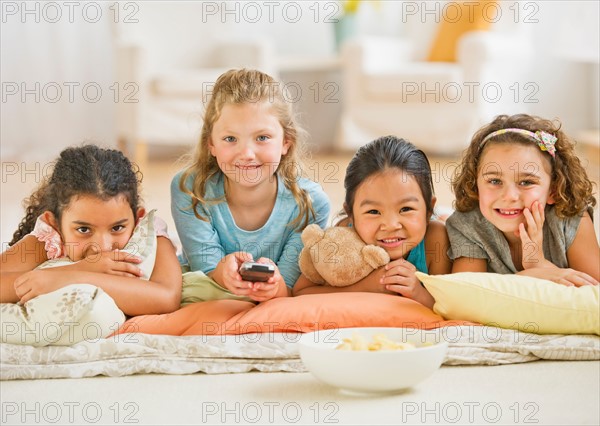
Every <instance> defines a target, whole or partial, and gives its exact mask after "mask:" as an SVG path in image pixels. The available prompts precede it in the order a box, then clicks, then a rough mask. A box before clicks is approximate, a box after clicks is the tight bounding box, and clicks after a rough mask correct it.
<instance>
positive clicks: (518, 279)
mask: <svg viewBox="0 0 600 426" xmlns="http://www.w3.org/2000/svg"><path fill="white" fill-rule="evenodd" d="M416 274H417V277H418V278H419V280H421V282H422V283H423V284H424V285H425V287H426V288H427V290H429V292H430V293H431V295H432V296H433V298H434V299H435V305H434V307H433V310H434V312H435V313H436V314H438V315H441V316H442V317H444V319H452V320H466V321H474V322H479V323H481V324H484V325H493V326H497V327H502V328H511V329H515V330H521V331H525V332H529V333H538V334H598V335H600V306H599V304H598V300H599V287H598V286H585V287H566V286H563V285H560V284H556V283H554V282H552V281H547V280H542V279H539V278H532V277H526V276H523V275H503V274H493V273H489V272H462V273H458V274H448V275H435V276H434V275H427V274H423V273H420V272H417V273H416Z"/></svg>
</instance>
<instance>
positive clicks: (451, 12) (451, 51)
mask: <svg viewBox="0 0 600 426" xmlns="http://www.w3.org/2000/svg"><path fill="white" fill-rule="evenodd" d="M494 3H495V1H493V0H483V1H478V2H473V1H466V2H448V3H446V4H445V5H444V6H443V7H442V9H441V22H440V24H439V27H438V31H437V34H436V36H435V38H434V40H433V44H432V46H431V51H430V52H429V56H428V58H427V60H428V61H430V62H456V45H457V43H458V40H459V39H460V38H461V37H462V36H463V35H464V34H466V33H468V32H469V31H485V30H488V29H489V28H490V23H491V22H492V21H491V20H492V19H496V13H497V10H496V9H497V8H496V7H495V6H496V5H495V4H494Z"/></svg>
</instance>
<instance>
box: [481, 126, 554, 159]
mask: <svg viewBox="0 0 600 426" xmlns="http://www.w3.org/2000/svg"><path fill="white" fill-rule="evenodd" d="M504 133H519V134H520V135H523V136H526V137H528V138H529V139H531V140H533V141H534V142H535V143H537V145H538V146H539V147H540V149H541V150H542V151H547V152H548V154H550V155H551V156H552V158H555V156H556V148H555V147H554V144H555V143H556V141H557V140H558V139H557V138H556V136H554V135H551V134H550V133H546V132H544V131H543V130H538V131H537V132H535V133H534V132H530V131H529V130H524V129H500V130H496V131H495V132H492V133H490V134H489V135H487V136H486V137H485V138H483V140H482V141H481V145H480V149H481V148H482V147H483V145H484V144H485V143H486V142H487V141H488V140H490V139H491V138H493V137H494V136H498V135H503V134H504Z"/></svg>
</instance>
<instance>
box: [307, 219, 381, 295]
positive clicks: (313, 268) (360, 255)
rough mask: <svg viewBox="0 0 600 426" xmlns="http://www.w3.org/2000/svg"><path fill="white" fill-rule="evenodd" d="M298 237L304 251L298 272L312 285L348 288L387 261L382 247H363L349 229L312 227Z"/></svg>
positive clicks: (365, 245) (353, 231)
mask: <svg viewBox="0 0 600 426" xmlns="http://www.w3.org/2000/svg"><path fill="white" fill-rule="evenodd" d="M301 238H302V242H303V243H304V248H303V249H302V251H301V252H300V257H299V260H298V263H299V265H300V270H301V271H302V273H303V274H304V275H305V276H306V278H308V279H309V280H310V281H312V282H313V283H315V284H329V285H331V286H334V287H344V286H348V285H351V284H354V283H356V282H358V281H360V280H361V279H363V278H364V277H366V276H367V275H369V274H370V273H371V272H372V271H373V270H375V269H377V268H379V267H381V266H383V265H385V264H387V263H388V262H389V261H390V256H389V255H388V253H387V252H386V251H385V250H384V249H383V248H381V247H377V246H375V245H367V244H365V242H364V241H363V240H361V239H360V237H359V236H358V234H357V233H356V231H355V230H354V229H353V228H350V227H345V226H334V227H332V228H328V229H326V230H322V229H321V227H319V225H317V224H312V225H308V226H307V227H306V228H305V229H304V231H303V232H302V236H301Z"/></svg>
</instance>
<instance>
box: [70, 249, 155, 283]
mask: <svg viewBox="0 0 600 426" xmlns="http://www.w3.org/2000/svg"><path fill="white" fill-rule="evenodd" d="M141 262H142V259H140V258H139V257H136V256H134V255H132V254H129V253H127V252H124V251H120V250H111V251H103V252H93V253H90V254H89V255H88V256H87V257H85V258H84V259H82V260H80V261H78V262H76V263H74V264H73V265H69V266H68V268H69V269H71V270H76V271H87V272H97V273H101V274H112V275H120V276H123V277H132V278H139V277H141V276H142V275H144V274H143V272H142V270H141V269H140V268H139V267H138V266H136V264H138V263H141Z"/></svg>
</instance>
